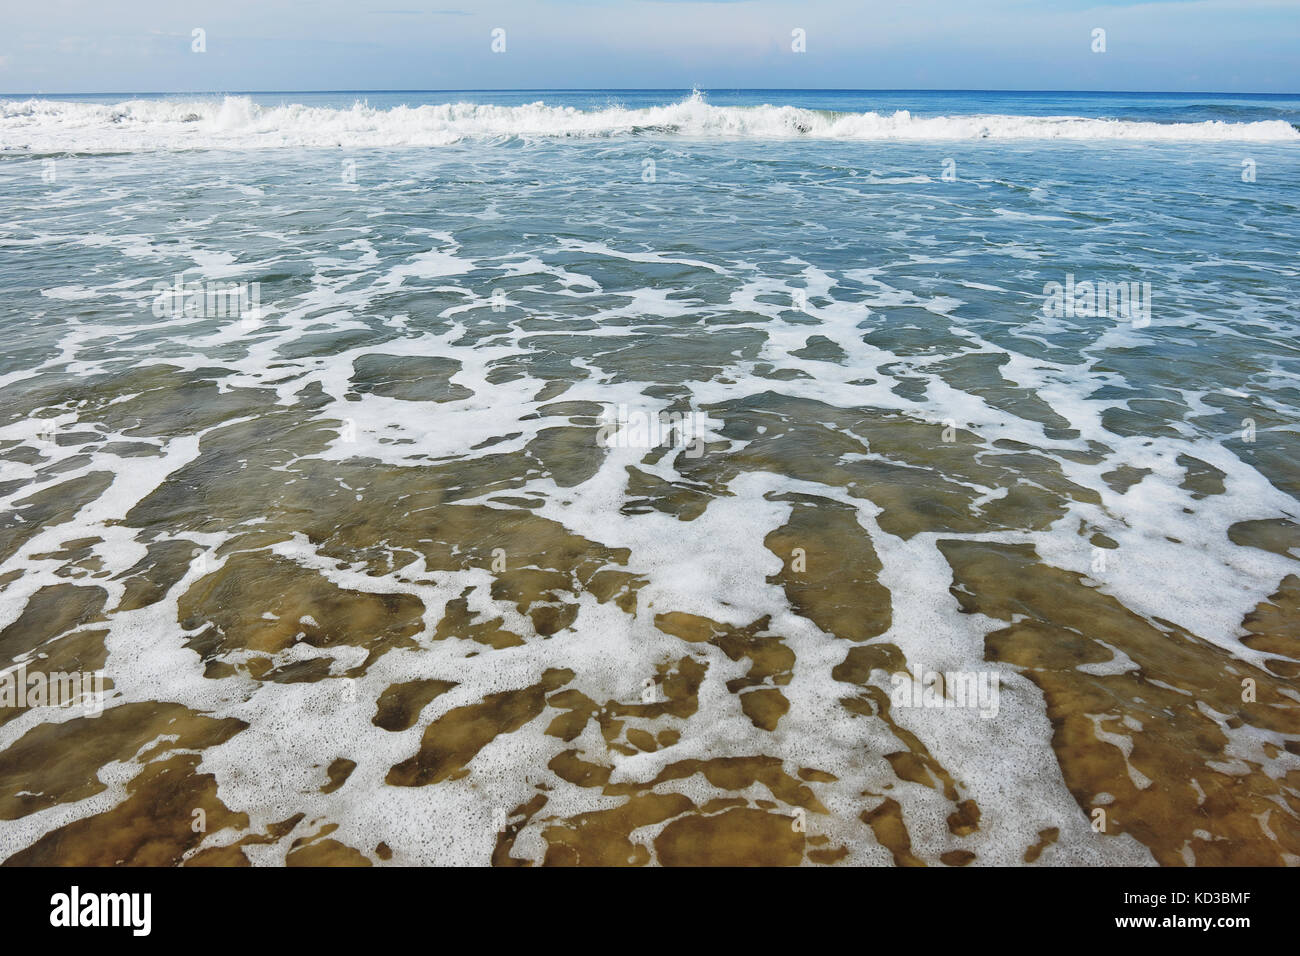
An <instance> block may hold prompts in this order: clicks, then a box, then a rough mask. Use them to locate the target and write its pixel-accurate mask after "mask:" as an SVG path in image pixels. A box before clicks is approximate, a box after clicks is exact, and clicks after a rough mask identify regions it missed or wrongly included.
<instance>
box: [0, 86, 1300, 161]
mask: <svg viewBox="0 0 1300 956" xmlns="http://www.w3.org/2000/svg"><path fill="white" fill-rule="evenodd" d="M637 135H651V136H656V135H657V136H689V137H701V138H730V139H796V138H810V139H826V140H849V141H864V142H870V141H891V140H894V141H913V142H925V141H954V140H957V141H960V140H975V139H992V140H1078V141H1091V140H1133V141H1149V142H1158V141H1166V142H1288V141H1291V142H1293V141H1296V140H1300V131H1298V130H1297V129H1296V128H1295V127H1293V126H1292V125H1291V124H1289V123H1287V122H1285V121H1283V120H1266V121H1259V122H1223V121H1220V120H1206V121H1203V122H1195V123H1157V122H1146V121H1133V120H1115V119H1093V118H1086V117H1078V116H1016V115H998V114H989V115H959V116H934V117H916V116H913V115H912V114H911V113H910V112H909V111H907V110H900V111H898V112H895V113H892V114H885V113H874V112H867V113H843V112H832V111H823V110H809V109H801V108H799V107H795V106H713V105H711V104H709V103H708V102H706V101H705V98H704V96H703V95H702V94H700V93H698V92H696V93H694V94H692V95H691V96H689V97H687V98H686V99H683V100H682V101H680V102H678V103H673V104H670V105H667V106H656V107H649V108H644V109H625V108H623V107H619V106H611V107H608V108H605V109H600V110H580V109H576V108H574V107H568V106H547V105H546V104H545V103H543V102H540V101H539V102H536V103H530V104H528V105H525V106H494V105H489V104H477V103H465V102H460V103H442V104H438V105H425V106H416V107H408V106H395V107H392V108H390V109H377V108H373V107H370V106H368V105H366V104H364V103H360V102H358V103H356V104H354V105H353V106H352V107H351V108H350V109H336V108H330V107H313V106H304V105H302V104H288V105H283V106H261V105H259V104H257V103H255V102H254V101H253V100H252V99H251V98H250V97H247V96H227V97H225V98H224V99H221V100H218V99H215V98H213V99H197V100H179V99H176V100H127V101H125V102H122V103H116V104H99V103H81V102H69V101H63V100H46V99H29V100H21V101H16V100H9V101H4V102H0V149H19V150H30V151H33V152H57V151H59V150H72V151H78V152H119V151H149V150H176V149H251V148H268V147H348V148H366V147H384V146H446V145H450V144H452V143H457V142H461V141H463V140H467V139H494V138H512V137H522V138H576V139H591V138H608V137H615V136H637Z"/></svg>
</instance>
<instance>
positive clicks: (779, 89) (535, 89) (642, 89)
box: [0, 85, 1300, 98]
mask: <svg viewBox="0 0 1300 956" xmlns="http://www.w3.org/2000/svg"><path fill="white" fill-rule="evenodd" d="M712 90H713V91H715V92H719V93H722V92H733V93H735V92H754V93H1052V94H1089V95H1098V94H1100V95H1104V96H1294V97H1297V98H1300V92H1263V91H1247V90H1046V89H1029V88H1025V89H978V88H977V89H958V88H947V87H920V86H918V87H897V88H887V87H874V88H871V87H862V88H858V87H847V86H843V87H840V86H825V87H814V86H807V87H800V86H789V87H785V86H771V87H767V86H717V87H712ZM680 92H701V93H705V94H706V95H707V93H708V92H709V90H708V89H701V88H700V87H699V86H698V85H696V86H691V87H684V86H626V87H612V86H611V87H603V86H592V87H544V86H524V87H512V88H505V87H498V88H492V87H462V88H447V89H440V88H430V89H414V88H413V89H318V90H106V91H104V92H93V91H88V90H81V91H77V92H71V93H49V92H44V91H36V92H20V93H8V92H0V96H252V95H267V94H280V95H298V94H311V95H323V94H331V93H335V94H337V93H680Z"/></svg>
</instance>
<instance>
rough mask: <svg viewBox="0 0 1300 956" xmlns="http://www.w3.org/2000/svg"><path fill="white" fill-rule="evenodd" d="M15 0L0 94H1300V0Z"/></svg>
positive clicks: (0, 49) (0, 52) (5, 31)
mask: <svg viewBox="0 0 1300 956" xmlns="http://www.w3.org/2000/svg"><path fill="white" fill-rule="evenodd" d="M3 2H4V3H5V5H6V7H7V8H8V9H5V10H4V12H3V17H0V20H2V21H3V27H0V93H119V92H233V91H286V90H287V91H298V90H506V89H689V88H691V87H698V88H700V89H705V90H707V89H726V88H767V89H830V88H834V89H982V90H987V89H1009V90H1142V91H1146V90H1150V91H1170V92H1172V91H1188V92H1207V91H1222V92H1278V93H1295V92H1300V0H1158V2H1142V3H1134V2H1123V0H1114V2H1109V3H1107V2H1097V0H890V2H877V0H712V2H697V0H432V2H430V3H418V2H415V0H220V2H209V0H199V2H191V0H41V2H39V3H21V4H20V3H19V2H18V0H3ZM1099 29H1100V30H1104V31H1105V52H1104V53H1102V52H1094V50H1093V47H1094V45H1095V40H1094V31H1096V30H1099ZM195 30H201V31H203V32H202V38H203V41H204V43H203V44H202V45H203V46H204V47H205V49H204V50H203V51H202V52H196V51H195V50H194V47H195V45H196V43H195V39H194V38H195V33H194V31H195ZM495 30H502V31H504V34H503V35H502V34H497V36H498V37H499V38H500V37H502V36H503V40H504V50H501V51H500V52H496V51H494V50H493V45H494V39H493V31H495ZM796 30H801V31H803V36H804V37H805V40H804V51H803V52H796V51H795V50H794V49H793V47H794V46H795V45H796V43H795V40H794V39H793V38H794V31H796ZM502 45H503V44H502V41H501V39H498V40H497V42H496V46H497V47H498V50H500V48H501V46H502Z"/></svg>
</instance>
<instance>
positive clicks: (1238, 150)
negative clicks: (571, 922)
mask: <svg viewBox="0 0 1300 956" xmlns="http://www.w3.org/2000/svg"><path fill="white" fill-rule="evenodd" d="M1297 124H1300V95H1290V96H1281V95H1237V94H1232V95H1228V94H1139V93H1132V94H1129V93H1006V92H988V93H980V92H973V93H972V92H934V91H888V92H871V91H798V90H789V91H781V90H735V91H727V90H708V91H690V90H676V91H640V90H638V91H629V90H608V91H545V90H529V91H518V92H509V93H502V92H472V91H468V92H418V93H408V92H337V93H232V94H229V95H217V96H211V95H204V96H199V95H185V94H175V95H166V96H160V95H133V94H120V95H112V96H81V97H62V96H60V97H45V96H7V97H0V196H3V200H0V314H2V315H3V326H2V328H3V332H4V335H5V337H6V340H7V345H6V348H4V349H3V350H0V588H2V589H3V590H2V591H0V859H4V860H6V861H7V862H9V863H11V864H23V863H27V864H31V863H40V864H69V863H79V864H113V863H120V862H127V863H148V864H162V865H174V864H181V863H184V864H202V863H208V864H236V863H250V862H251V863H253V864H258V865H278V864H282V863H305V864H353V863H356V864H367V863H373V864H383V863H390V864H394V863H395V864H478V865H486V864H493V865H525V864H552V865H564V864H583V865H592V864H599V865H623V864H633V865H639V864H661V865H678V864H692V863H732V864H754V863H761V864H801V863H802V864H814V865H815V864H822V865H831V864H839V865H854V864H856V865H918V864H926V865H950V866H964V865H971V864H973V865H993V864H997V865H1022V864H1047V865H1073V866H1096V865H1108V864H1109V865H1114V864H1120V865H1130V864H1132V865H1148V864H1161V865H1182V864H1195V865H1216V864H1238V865H1265V864H1268V865H1272V864H1296V863H1300V744H1297V738H1300V693H1298V689H1300V688H1298V687H1297V678H1300V464H1297V452H1298V451H1300V313H1298V311H1297V305H1296V294H1297V289H1298V288H1300V282H1298V279H1300V258H1298V257H1297V252H1300V233H1298V231H1297V222H1298V221H1300V216H1298V213H1300V127H1298V126H1297ZM74 678H75V679H76V683H75V684H74V683H73V679H74ZM70 687H74V688H75V690H73V691H71V692H70V691H69V690H68V688H70ZM87 688H89V690H88V689H87Z"/></svg>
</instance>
